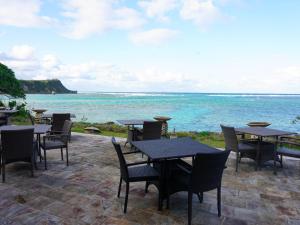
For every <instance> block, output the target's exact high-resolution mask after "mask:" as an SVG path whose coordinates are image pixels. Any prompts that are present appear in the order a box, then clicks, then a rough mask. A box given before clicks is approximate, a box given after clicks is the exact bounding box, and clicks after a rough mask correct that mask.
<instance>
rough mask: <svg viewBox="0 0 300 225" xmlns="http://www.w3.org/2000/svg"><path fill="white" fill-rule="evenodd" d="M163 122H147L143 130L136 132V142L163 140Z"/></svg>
mask: <svg viewBox="0 0 300 225" xmlns="http://www.w3.org/2000/svg"><path fill="white" fill-rule="evenodd" d="M161 129H162V122H160V121H145V122H144V124H143V130H142V131H140V130H136V131H137V134H136V138H135V140H137V141H141V140H154V139H160V138H161Z"/></svg>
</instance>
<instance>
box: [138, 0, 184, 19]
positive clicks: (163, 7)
mask: <svg viewBox="0 0 300 225" xmlns="http://www.w3.org/2000/svg"><path fill="white" fill-rule="evenodd" d="M178 3H179V2H178V0H140V1H139V2H138V5H139V6H140V7H141V8H143V9H144V10H145V12H146V15H147V16H148V17H150V18H157V19H158V20H159V21H162V22H168V21H169V17H168V16H167V15H166V14H167V13H169V12H170V11H172V10H174V9H176V8H177V7H178Z"/></svg>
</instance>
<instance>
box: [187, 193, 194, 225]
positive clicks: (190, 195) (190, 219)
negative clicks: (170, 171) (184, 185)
mask: <svg viewBox="0 0 300 225" xmlns="http://www.w3.org/2000/svg"><path fill="white" fill-rule="evenodd" d="M192 200H193V192H191V191H189V194H188V225H191V223H192Z"/></svg>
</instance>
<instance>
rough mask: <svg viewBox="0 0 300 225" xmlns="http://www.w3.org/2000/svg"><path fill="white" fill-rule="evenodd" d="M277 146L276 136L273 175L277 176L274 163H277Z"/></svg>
mask: <svg viewBox="0 0 300 225" xmlns="http://www.w3.org/2000/svg"><path fill="white" fill-rule="evenodd" d="M277 145H278V136H276V143H275V149H274V159H273V160H274V171H273V173H274V175H277V168H276V161H277Z"/></svg>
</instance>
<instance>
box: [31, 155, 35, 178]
mask: <svg viewBox="0 0 300 225" xmlns="http://www.w3.org/2000/svg"><path fill="white" fill-rule="evenodd" d="M34 162H35V160H33V159H31V168H30V171H31V176H32V177H34V172H33V170H34V164H35V163H34Z"/></svg>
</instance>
